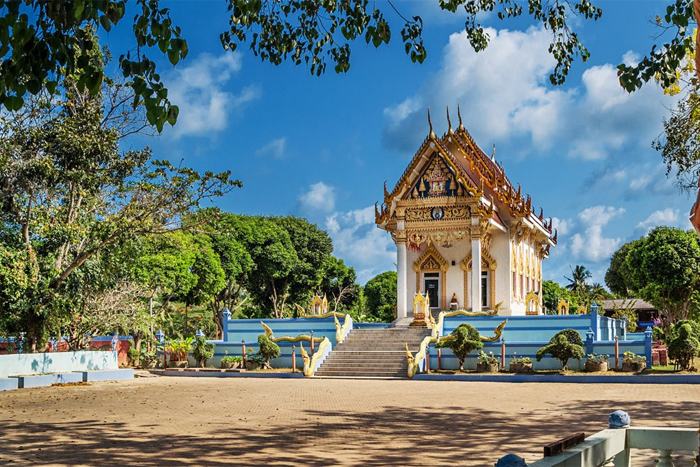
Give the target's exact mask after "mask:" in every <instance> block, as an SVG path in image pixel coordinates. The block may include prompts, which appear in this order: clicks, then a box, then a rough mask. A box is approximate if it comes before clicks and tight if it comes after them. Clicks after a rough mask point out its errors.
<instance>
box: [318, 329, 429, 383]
mask: <svg viewBox="0 0 700 467" xmlns="http://www.w3.org/2000/svg"><path fill="white" fill-rule="evenodd" d="M430 332H431V331H430V330H429V329H416V328H386V329H353V330H352V331H351V332H350V333H349V334H348V336H347V337H346V338H345V341H344V342H343V343H341V344H338V345H337V346H335V347H334V348H333V351H332V352H331V353H330V355H328V357H326V359H325V360H324V362H323V363H322V364H321V367H320V368H319V369H318V371H316V376H319V377H351V378H355V377H357V378H362V377H366V378H406V369H407V366H406V343H408V348H409V349H410V350H411V352H413V354H415V353H416V352H417V351H418V348H419V347H420V343H421V342H422V341H423V339H424V338H425V337H426V336H429V335H430Z"/></svg>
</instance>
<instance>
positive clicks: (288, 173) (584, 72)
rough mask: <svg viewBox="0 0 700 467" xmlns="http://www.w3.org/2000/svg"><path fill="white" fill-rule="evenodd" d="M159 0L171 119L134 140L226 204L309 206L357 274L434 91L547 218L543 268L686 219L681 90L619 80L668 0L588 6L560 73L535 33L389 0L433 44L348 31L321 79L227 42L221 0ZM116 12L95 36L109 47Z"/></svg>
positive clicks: (364, 270)
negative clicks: (175, 114) (674, 165)
mask: <svg viewBox="0 0 700 467" xmlns="http://www.w3.org/2000/svg"><path fill="white" fill-rule="evenodd" d="M167 5H168V6H169V7H170V8H171V9H172V16H173V19H174V21H175V23H176V24H178V25H179V26H180V27H181V28H182V30H183V35H184V37H185V38H186V39H187V40H188V43H189V48H190V53H189V56H188V57H187V59H186V60H185V61H183V62H181V63H180V64H179V65H178V66H177V67H172V66H170V65H169V64H167V62H166V61H165V60H164V59H163V57H160V56H159V55H158V53H157V51H152V52H151V53H150V56H151V58H153V59H156V60H157V62H158V63H159V66H160V72H161V75H162V78H163V80H164V82H165V83H166V86H167V87H168V88H169V90H170V97H171V100H172V101H173V102H174V103H176V104H177V105H179V106H180V110H181V112H180V119H179V121H178V124H177V125H176V126H175V127H174V128H169V129H166V130H165V131H164V132H163V134H162V135H160V136H157V137H153V138H144V137H139V138H134V139H132V140H130V141H128V142H127V144H131V145H134V146H143V145H146V144H147V145H149V146H151V147H152V148H153V150H154V154H155V156H156V157H157V158H165V159H169V160H171V161H180V160H184V163H185V164H187V165H189V166H191V167H194V168H196V169H198V170H202V171H204V170H212V171H221V170H231V171H232V172H233V174H234V176H235V177H236V178H238V179H240V180H241V181H242V182H243V185H244V186H243V188H242V189H239V190H236V191H234V192H233V193H231V194H229V195H227V196H226V197H224V198H223V199H220V200H219V202H218V203H217V204H218V205H219V206H220V207H221V208H222V209H225V210H228V211H231V212H236V213H243V214H266V215H297V216H303V217H306V218H307V219H309V220H310V221H311V222H314V223H316V224H318V225H319V226H320V227H322V228H324V229H326V230H328V231H329V233H330V235H331V237H332V238H333V242H334V247H335V252H334V253H335V255H336V256H338V257H340V258H342V259H344V260H345V261H346V263H348V264H349V265H352V266H354V267H355V269H356V270H357V272H358V276H359V281H360V283H362V284H364V283H365V282H366V281H367V280H368V279H370V278H371V277H373V276H374V275H376V274H378V273H380V272H383V271H385V270H389V269H394V268H395V266H394V263H395V261H396V259H395V258H396V253H395V247H394V245H393V243H392V242H391V240H390V238H389V235H388V234H386V233H384V232H383V231H381V230H379V229H378V228H376V227H375V226H374V208H373V205H374V203H375V202H376V201H380V200H381V199H382V197H383V190H382V184H383V183H384V181H385V180H386V181H388V185H389V186H390V187H391V186H393V184H394V183H396V181H397V179H398V177H399V176H400V175H401V173H402V172H403V170H404V169H405V167H406V165H407V164H408V162H409V161H410V159H411V158H412V157H413V155H414V153H415V151H416V150H417V149H418V146H419V145H420V143H421V142H422V140H423V139H424V138H425V136H426V135H427V132H428V125H427V120H426V109H427V108H428V107H430V108H431V110H432V114H433V122H434V125H435V129H436V132H438V133H442V132H445V131H447V123H446V119H445V107H446V106H448V105H449V107H450V109H451V110H452V112H455V113H456V108H457V103H460V104H461V108H462V116H463V119H464V123H465V126H466V127H467V129H468V130H469V131H470V132H471V133H472V135H473V137H474V138H475V140H476V141H477V143H478V144H479V145H480V146H481V147H482V148H483V149H484V150H485V151H487V152H489V153H490V152H491V150H492V148H493V145H494V144H495V145H496V159H497V160H499V161H501V162H503V164H504V166H505V169H506V173H507V174H508V176H509V178H510V179H511V180H512V181H514V182H520V183H521V184H522V186H523V190H524V192H526V193H529V194H531V195H532V198H533V203H534V205H535V206H536V209H537V208H539V207H540V206H542V207H543V208H544V212H545V215H546V216H551V217H553V218H554V219H555V227H558V229H559V245H558V246H557V247H556V248H555V249H553V251H552V254H551V256H550V258H549V259H548V260H547V261H546V263H545V265H544V267H543V273H544V277H545V279H554V280H556V281H558V282H560V283H565V282H566V281H565V279H564V276H566V275H569V272H570V271H569V267H570V266H574V265H576V264H583V265H585V266H586V267H587V268H589V269H590V270H591V271H592V272H593V275H594V281H598V282H601V283H602V282H603V276H604V274H605V270H606V269H607V267H608V264H609V258H610V255H611V254H612V253H613V252H614V251H615V250H616V249H617V248H618V247H619V246H620V245H622V244H623V243H625V242H627V241H629V240H632V239H635V238H639V237H640V236H641V235H643V234H645V233H646V232H647V231H648V230H649V229H650V228H652V227H654V226H656V225H673V226H678V227H682V228H689V226H690V224H689V222H688V221H687V217H688V216H687V214H688V211H689V210H690V206H691V205H692V200H691V199H689V198H688V196H686V195H683V194H680V193H679V192H678V190H677V189H676V188H675V186H674V182H673V179H668V178H667V177H666V175H665V167H664V166H663V165H662V163H661V158H660V156H659V155H658V154H657V153H656V152H655V151H654V150H652V149H651V142H652V140H653V139H654V138H656V137H657V136H658V135H659V134H660V132H661V129H662V120H663V118H664V117H665V116H667V115H668V108H669V107H671V106H673V104H674V100H673V98H669V97H666V96H664V95H663V93H662V92H661V91H660V89H658V88H657V87H655V86H654V85H648V86H646V87H645V88H643V89H642V90H641V91H638V92H636V93H633V94H631V95H629V94H626V93H625V92H624V91H622V90H621V88H620V87H619V85H618V83H617V77H616V66H617V65H618V64H619V63H621V62H623V61H625V62H633V61H634V60H635V59H638V58H639V57H640V56H642V55H643V54H644V53H646V52H647V51H648V50H649V49H650V47H651V44H652V36H653V35H655V34H656V33H657V31H656V30H655V27H654V26H652V25H651V24H650V21H651V20H652V19H653V17H654V15H656V14H663V11H664V8H665V3H663V2H657V1H641V2H632V1H627V0H618V1H602V2H597V3H596V5H598V6H601V7H602V8H603V17H602V18H601V19H600V20H599V21H598V22H596V23H586V24H583V23H582V22H576V23H575V24H576V26H577V31H578V32H579V36H580V37H581V38H582V39H583V40H584V43H585V44H586V46H587V47H588V49H589V51H590V52H591V54H592V58H591V59H590V60H589V62H588V63H586V64H582V63H581V62H580V61H579V62H577V63H576V64H575V65H574V67H573V68H572V70H571V72H570V77H569V79H568V81H567V83H566V85H565V86H562V87H556V88H554V87H552V86H551V85H549V80H548V76H549V73H550V72H551V70H552V69H553V66H554V64H553V59H552V58H551V57H550V56H549V54H548V53H547V46H548V44H549V40H550V36H549V34H548V33H547V32H546V31H543V30H541V29H538V28H535V27H532V25H531V23H529V22H528V21H525V20H518V21H515V22H507V21H506V22H502V21H499V20H497V19H496V18H495V15H493V16H487V17H485V18H483V24H484V25H485V26H489V27H490V28H492V29H490V30H489V33H490V36H491V42H490V46H489V48H488V49H487V50H486V51H484V52H481V53H479V54H476V53H475V52H473V51H472V50H471V48H470V47H469V45H468V42H467V41H466V38H465V35H464V33H463V32H462V27H463V19H461V18H460V17H459V16H455V15H452V14H450V13H447V12H442V11H440V10H439V8H438V7H437V0H413V1H399V2H398V3H397V5H398V7H399V8H400V9H401V10H402V12H403V13H404V14H421V15H422V17H423V19H424V22H425V42H426V46H427V48H428V54H429V55H428V58H427V60H426V61H425V62H424V63H423V64H422V65H417V64H413V63H411V61H410V59H409V58H408V57H407V56H406V55H405V54H404V52H403V46H402V44H401V43H400V35H399V30H400V22H394V23H393V24H394V39H395V40H394V41H393V42H392V43H391V44H390V45H389V46H383V47H382V48H380V49H378V50H377V49H374V47H372V46H367V45H365V44H364V43H363V42H357V43H355V44H352V58H351V61H352V63H351V68H350V71H349V73H347V74H343V75H336V74H335V73H334V72H333V71H330V72H328V73H327V74H326V75H324V76H322V77H320V78H318V77H314V76H311V75H310V73H309V72H308V70H307V69H306V68H304V67H301V66H300V67H295V66H293V65H290V64H283V65H281V66H278V67H275V66H272V65H270V64H268V63H262V62H261V61H260V60H259V59H258V58H256V57H254V56H253V55H252V53H250V52H249V51H248V50H247V47H245V46H244V47H242V48H240V49H239V50H238V51H236V52H235V53H231V52H225V51H223V49H222V48H221V45H220V43H219V38H218V35H219V33H220V32H222V31H224V30H225V29H226V26H227V17H228V15H227V14H226V10H225V3H224V2H223V1H221V0H211V1H198V2H185V1H180V2H168V3H167ZM387 15H388V16H389V18H390V19H393V20H396V19H397V18H395V17H393V16H392V13H391V12H390V11H387ZM127 18H130V16H129V15H128V14H127ZM126 26H127V22H125V23H124V25H122V26H120V28H118V29H117V30H114V31H113V32H111V33H110V34H109V35H106V36H105V39H106V43H107V44H108V45H109V46H110V48H111V49H112V50H113V52H114V54H115V55H117V56H118V54H119V53H120V52H121V51H123V50H124V49H125V45H124V44H125V42H124V41H125V38H126V37H128V33H129V28H128V27H126ZM396 39H398V40H396ZM329 68H330V67H329ZM455 120H456V117H453V122H454V121H455ZM538 212H539V210H538Z"/></svg>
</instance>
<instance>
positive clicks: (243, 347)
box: [241, 340, 245, 368]
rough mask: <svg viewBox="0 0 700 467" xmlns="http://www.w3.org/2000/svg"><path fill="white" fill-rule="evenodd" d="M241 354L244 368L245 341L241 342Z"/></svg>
mask: <svg viewBox="0 0 700 467" xmlns="http://www.w3.org/2000/svg"><path fill="white" fill-rule="evenodd" d="M241 352H243V368H245V341H244V340H242V341H241Z"/></svg>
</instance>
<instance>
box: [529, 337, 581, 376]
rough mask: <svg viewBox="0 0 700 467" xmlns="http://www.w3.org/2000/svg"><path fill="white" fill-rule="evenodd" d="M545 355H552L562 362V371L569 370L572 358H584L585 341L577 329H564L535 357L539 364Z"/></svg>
mask: <svg viewBox="0 0 700 467" xmlns="http://www.w3.org/2000/svg"><path fill="white" fill-rule="evenodd" d="M545 355H551V356H552V357H553V358H556V359H557V360H559V361H560V362H561V368H562V370H566V369H567V364H568V363H569V359H570V358H579V359H581V358H583V356H584V355H585V352H584V351H583V340H582V339H581V335H580V334H579V333H578V331H576V330H575V329H563V330H561V331H559V332H558V333H556V334H555V335H554V336H553V337H552V338H551V339H550V341H549V344H547V345H545V346H544V347H542V348H541V349H540V350H538V351H537V353H536V354H535V357H536V358H537V361H538V362H539V361H540V360H542V358H544V356H545Z"/></svg>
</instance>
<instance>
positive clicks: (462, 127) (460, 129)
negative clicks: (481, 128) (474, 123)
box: [457, 103, 464, 131]
mask: <svg viewBox="0 0 700 467" xmlns="http://www.w3.org/2000/svg"><path fill="white" fill-rule="evenodd" d="M457 118H459V128H458V130H459V131H464V125H462V112H460V110H459V103H458V104H457Z"/></svg>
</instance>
